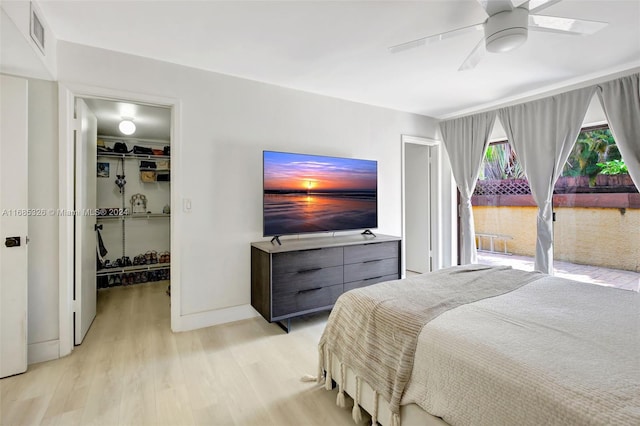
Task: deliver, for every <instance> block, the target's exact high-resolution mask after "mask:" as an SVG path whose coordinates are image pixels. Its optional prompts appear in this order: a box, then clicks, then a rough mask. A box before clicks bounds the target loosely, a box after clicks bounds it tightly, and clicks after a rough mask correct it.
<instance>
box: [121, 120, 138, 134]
mask: <svg viewBox="0 0 640 426" xmlns="http://www.w3.org/2000/svg"><path fill="white" fill-rule="evenodd" d="M118 129H120V132H122V134H124V135H127V136H129V135H132V134H134V133H135V132H136V125H135V124H134V122H133V121H131V120H122V121H121V122H120V124H119V125H118Z"/></svg>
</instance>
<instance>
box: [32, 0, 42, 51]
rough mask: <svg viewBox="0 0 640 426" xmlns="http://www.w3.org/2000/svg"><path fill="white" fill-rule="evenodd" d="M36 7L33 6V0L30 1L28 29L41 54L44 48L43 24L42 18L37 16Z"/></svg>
mask: <svg viewBox="0 0 640 426" xmlns="http://www.w3.org/2000/svg"><path fill="white" fill-rule="evenodd" d="M38 13H39V12H37V11H36V8H35V7H34V4H33V2H31V19H30V21H31V22H30V23H29V29H30V32H31V38H32V39H33V41H34V42H35V44H36V46H38V48H39V49H40V51H41V52H42V54H43V55H44V54H45V50H44V42H45V39H44V25H43V24H42V20H41V19H40V17H39V16H38Z"/></svg>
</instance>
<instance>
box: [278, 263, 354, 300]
mask: <svg viewBox="0 0 640 426" xmlns="http://www.w3.org/2000/svg"><path fill="white" fill-rule="evenodd" d="M343 276H344V267H343V266H342V265H340V266H331V267H328V268H311V269H303V270H301V271H298V272H288V273H286V274H279V275H274V276H273V278H272V285H273V289H272V291H273V293H274V294H279V293H295V292H298V291H300V290H308V289H311V288H317V287H328V286H331V285H336V284H342V280H343Z"/></svg>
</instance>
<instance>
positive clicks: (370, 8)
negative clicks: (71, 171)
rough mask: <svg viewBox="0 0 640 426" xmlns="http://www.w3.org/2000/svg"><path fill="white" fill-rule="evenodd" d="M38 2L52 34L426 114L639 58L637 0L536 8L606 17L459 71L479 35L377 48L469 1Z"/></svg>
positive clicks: (474, 18)
mask: <svg viewBox="0 0 640 426" xmlns="http://www.w3.org/2000/svg"><path fill="white" fill-rule="evenodd" d="M39 4H40V8H41V9H42V11H43V13H44V15H45V19H46V21H47V23H48V24H49V25H50V26H51V29H52V31H53V33H54V34H55V36H56V38H58V39H61V40H66V41H70V42H74V43H80V44H86V45H90V46H95V47H100V48H105V49H110V50H116V51H121V52H126V53H130V54H135V55H139V56H144V57H149V58H155V59H159V60H163V61H168V62H173V63H177V64H182V65H186V66H191V67H195V68H201V69H206V70H210V71H215V72H220V73H224V74H230V75H234V76H239V77H243V78H248V79H252V80H258V81H263V82H268V83H272V84H276V85H280V86H284V87H290V88H294V89H299V90H304V91H308V92H314V93H320V94H323V95H328V96H334V97H338V98H343V99H349V100H353V101H357V102H362V103H366V104H372V105H379V106H384V107H388V108H393V109H397V110H402V111H411V112H415V113H419V114H424V115H428V116H432V117H436V118H445V117H447V116H452V115H455V114H457V113H461V112H464V111H470V110H473V109H478V108H482V107H484V106H487V105H491V104H493V103H496V102H497V101H498V100H500V99H505V98H509V99H514V98H518V97H520V96H524V95H531V94H533V93H535V92H536V91H538V92H539V91H544V90H545V89H547V88H550V87H557V86H558V85H561V84H564V83H575V82H578V81H580V80H581V79H582V80H586V79H589V78H594V77H598V76H601V75H605V74H607V73H610V72H613V71H620V70H623V69H631V68H634V67H638V66H640V1H639V0H617V1H616V0H603V1H583V0H579V1H578V0H564V1H561V2H559V3H557V4H555V5H552V6H550V7H549V8H547V9H545V10H543V11H542V12H541V13H540V14H543V15H554V16H561V17H570V18H580V19H589V20H597V21H606V22H609V25H608V26H607V27H606V28H605V29H604V30H602V31H600V32H598V33H596V34H594V35H591V36H584V37H582V36H570V35H560V34H552V33H543V32H535V33H534V32H530V34H529V39H528V41H527V43H526V44H525V45H524V46H522V47H520V48H518V49H516V50H514V51H512V52H508V53H503V54H489V53H488V54H487V56H486V57H485V58H484V60H483V61H482V62H481V63H480V64H479V65H478V66H477V67H476V68H475V69H473V70H469V71H464V72H458V71H457V69H458V67H459V66H460V64H461V63H462V61H463V60H464V59H465V58H466V56H467V55H468V54H469V52H470V51H471V49H472V48H473V47H474V46H475V45H476V43H477V42H478V41H479V40H480V38H481V34H469V35H466V36H462V37H459V38H455V39H449V40H445V41H442V42H439V43H437V44H431V45H428V46H424V47H421V48H416V49H413V50H410V51H406V52H402V53H397V54H391V53H389V52H388V50H387V49H388V47H390V46H393V45H396V44H399V43H402V42H405V41H410V40H413V39H416V38H420V37H424V36H428V35H431V34H435V33H439V32H443V31H448V30H452V29H455V28H459V27H462V26H468V25H472V24H476V23H479V22H483V21H484V20H485V19H486V17H487V15H486V13H485V11H484V10H483V8H482V7H481V6H480V4H479V3H478V2H477V1H476V0H449V1H417V2H403V1H351V2H343V1H315V2H303V1H280V2H272V1H255V2H244V1H226V2H218V1H83V2H79V1H55V0H48V1H41V2H40V3H39Z"/></svg>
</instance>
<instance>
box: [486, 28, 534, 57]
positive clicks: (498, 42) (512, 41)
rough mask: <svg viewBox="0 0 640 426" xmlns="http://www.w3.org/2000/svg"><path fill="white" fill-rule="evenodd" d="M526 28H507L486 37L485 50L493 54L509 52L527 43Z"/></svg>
mask: <svg viewBox="0 0 640 426" xmlns="http://www.w3.org/2000/svg"><path fill="white" fill-rule="evenodd" d="M527 35H528V31H527V29H526V28H509V29H507V30H503V31H500V32H498V33H496V34H493V35H491V36H489V37H487V44H486V47H487V50H488V51H489V52H493V53H502V52H509V51H511V50H513V49H516V48H518V47H520V46H522V45H523V44H524V42H525V41H527Z"/></svg>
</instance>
